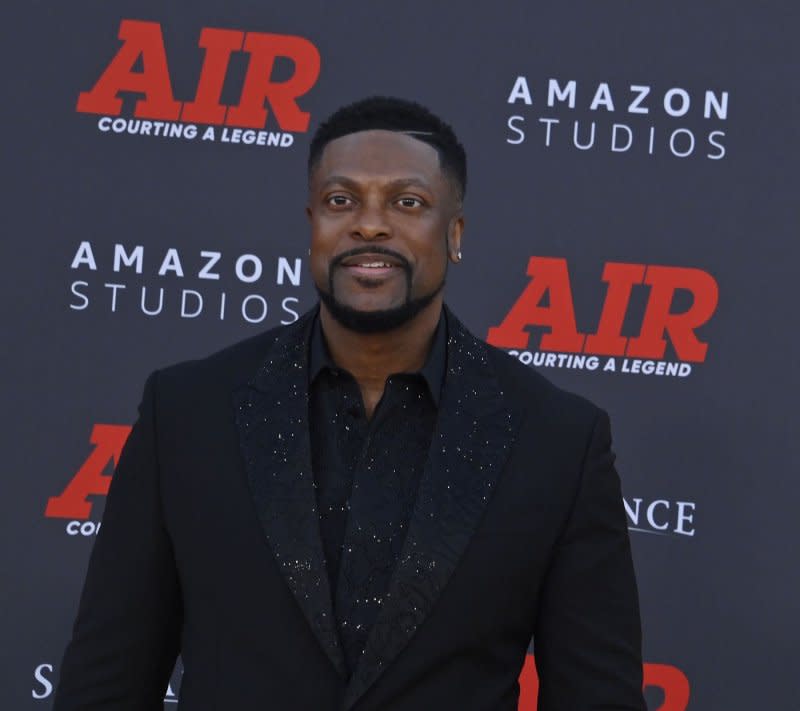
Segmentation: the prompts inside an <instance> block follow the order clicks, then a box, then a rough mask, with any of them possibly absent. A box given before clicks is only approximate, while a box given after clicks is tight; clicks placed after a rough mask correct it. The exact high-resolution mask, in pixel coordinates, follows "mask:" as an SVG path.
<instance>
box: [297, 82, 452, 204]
mask: <svg viewBox="0 0 800 711" xmlns="http://www.w3.org/2000/svg"><path fill="white" fill-rule="evenodd" d="M373 130H384V131H397V132H398V133H406V134H408V135H410V136H412V137H413V138H416V139H417V140H420V141H423V142H424V143H427V144H429V145H431V146H433V147H434V148H435V149H436V152H437V153H438V154H439V164H440V165H441V168H442V171H444V172H445V173H447V174H448V175H449V176H450V177H451V178H452V179H453V180H454V181H455V184H456V188H457V192H458V194H459V198H463V197H464V194H465V193H466V190H467V154H466V153H465V151H464V146H462V145H461V143H460V142H459V140H458V138H457V137H456V134H455V132H454V131H453V129H452V128H451V127H450V125H449V124H447V123H445V122H444V121H442V119H440V118H439V117H438V116H436V115H435V114H434V113H433V112H432V111H430V109H427V108H426V107H424V106H422V105H421V104H418V103H416V102H414V101H408V100H406V99H398V98H396V97H392V96H370V97H368V98H366V99H361V100H359V101H356V102H354V103H352V104H348V105H347V106H343V107H342V108H340V109H337V110H336V111H334V112H333V113H332V114H331V115H330V116H329V117H328V118H327V119H325V121H323V122H322V123H321V124H320V125H319V127H318V128H317V130H316V131H315V132H314V136H313V137H312V139H311V145H310V146H309V149H308V175H309V178H310V177H311V173H312V172H313V170H314V168H315V166H316V164H317V162H318V161H319V159H320V157H321V156H322V151H323V150H324V148H325V146H326V145H328V143H330V142H331V141H333V140H334V139H336V138H341V137H342V136H347V135H349V134H351V133H358V132H359V131H373Z"/></svg>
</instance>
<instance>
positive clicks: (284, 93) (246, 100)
mask: <svg viewBox="0 0 800 711" xmlns="http://www.w3.org/2000/svg"><path fill="white" fill-rule="evenodd" d="M119 39H120V40H122V46H121V47H120V48H119V50H118V51H117V53H116V54H115V55H114V57H113V58H112V59H111V61H110V62H109V64H108V65H107V66H106V68H105V69H104V70H103V72H102V74H101V75H100V78H99V79H98V80H97V82H96V83H95V85H94V86H93V87H92V88H91V89H90V90H88V91H83V92H81V93H80V94H79V96H78V104H77V107H76V108H77V111H79V112H82V113H90V114H102V115H104V116H107V117H108V116H119V115H120V113H121V112H122V99H121V98H120V97H119V94H120V93H124V92H132V93H136V94H142V95H143V96H142V98H139V99H138V100H137V101H136V104H135V107H134V111H133V115H134V116H135V117H136V118H139V119H151V120H154V121H160V122H164V121H179V120H180V121H182V122H192V123H201V124H208V125H213V126H221V125H223V124H224V125H225V126H235V127H239V128H249V129H263V128H264V127H265V125H266V122H267V117H268V111H267V108H266V106H265V104H266V103H268V104H269V107H270V109H271V111H272V114H273V115H274V118H275V121H276V122H277V125H278V126H279V127H280V129H281V130H283V131H292V132H304V131H307V130H308V124H309V120H310V114H309V113H307V112H305V111H302V110H301V109H300V107H299V106H298V103H297V101H298V99H299V98H300V97H302V96H304V95H305V94H306V93H308V91H309V90H310V89H311V88H312V87H313V86H314V84H315V83H316V81H317V78H318V77H319V72H320V55H319V51H318V50H317V48H316V47H315V46H314V44H312V43H311V42H310V41H309V40H307V39H305V38H303V37H297V36H294V35H282V34H270V33H265V32H242V31H240V30H228V29H219V28H215V27H204V28H203V29H202V31H201V32H200V38H199V42H198V44H199V47H200V48H201V49H203V50H204V52H205V55H204V59H203V62H202V66H201V69H200V77H199V79H198V82H197V87H196V91H195V95H194V99H192V100H191V101H186V102H181V101H179V100H177V99H176V98H175V96H174V94H173V92H172V80H171V76H170V69H169V64H168V61H167V54H166V49H165V46H164V37H163V34H162V31H161V25H160V24H158V23H157V22H142V21H139V20H122V22H121V23H120V26H119ZM240 52H241V53H244V54H246V55H247V57H248V62H247V70H246V74H245V76H244V81H243V84H242V91H241V96H240V98H239V102H238V104H236V105H235V106H227V105H225V104H223V103H221V97H222V92H223V85H224V84H225V81H226V78H227V76H228V68H229V65H230V63H231V58H232V57H233V56H234V54H236V53H240ZM279 59H285V60H289V61H290V62H291V63H292V65H293V67H294V70H293V73H292V74H291V76H290V77H289V78H288V79H285V80H283V81H274V80H273V79H272V74H273V70H274V68H275V64H276V62H277V61H278V60H279ZM138 66H141V70H139V69H138V68H137V67H138ZM101 130H105V129H101Z"/></svg>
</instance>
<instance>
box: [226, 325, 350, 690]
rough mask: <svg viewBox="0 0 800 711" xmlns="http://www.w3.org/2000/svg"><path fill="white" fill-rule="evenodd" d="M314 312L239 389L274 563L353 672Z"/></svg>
mask: <svg viewBox="0 0 800 711" xmlns="http://www.w3.org/2000/svg"><path fill="white" fill-rule="evenodd" d="M313 315H314V312H313V311H312V312H310V313H309V314H307V315H305V316H303V318H302V319H301V320H300V321H298V322H297V323H295V324H293V325H292V326H290V327H289V328H286V329H284V330H282V331H280V332H279V334H278V336H277V337H276V339H275V341H274V343H273V344H272V346H271V348H270V350H269V352H268V353H266V354H265V359H264V361H263V363H262V365H261V367H260V369H259V370H258V372H257V374H256V376H255V377H254V378H253V380H251V381H250V382H249V383H248V384H247V385H246V386H244V387H242V388H240V389H238V390H236V391H235V392H234V394H233V396H234V405H235V408H236V424H237V427H238V430H239V438H240V445H241V450H242V455H243V457H244V463H245V468H246V470H247V478H248V482H249V484H250V491H251V493H252V496H253V499H254V500H255V503H256V507H257V510H258V516H259V519H260V521H261V526H262V528H263V529H264V534H265V535H266V537H267V541H268V542H269V545H270V547H271V549H272V553H273V555H274V557H275V561H276V562H277V564H278V567H279V568H280V571H281V573H282V574H283V576H284V578H285V579H286V582H287V584H288V585H289V588H290V589H291V591H292V593H293V594H294V596H295V598H296V599H297V602H298V603H299V605H300V607H301V608H302V610H303V614H304V615H305V617H306V619H307V620H308V623H309V624H310V625H311V628H312V630H313V631H314V634H315V635H316V636H317V639H318V640H319V642H320V644H321V645H322V647H323V649H324V650H325V652H326V653H327V655H328V657H329V658H330V660H331V662H332V663H333V665H334V667H335V668H336V670H337V671H338V672H339V673H340V674H342V675H345V674H346V670H345V663H344V656H343V654H342V650H341V647H340V644H339V639H338V635H337V632H336V626H335V621H334V618H333V611H332V603H331V591H330V584H329V582H328V575H327V572H326V570H325V556H324V552H323V549H322V540H321V538H320V532H319V519H318V516H317V506H316V497H315V493H314V478H313V474H312V470H311V445H310V436H309V430H308V356H307V352H308V347H307V345H308V336H309V334H310V326H311V324H312V323H313Z"/></svg>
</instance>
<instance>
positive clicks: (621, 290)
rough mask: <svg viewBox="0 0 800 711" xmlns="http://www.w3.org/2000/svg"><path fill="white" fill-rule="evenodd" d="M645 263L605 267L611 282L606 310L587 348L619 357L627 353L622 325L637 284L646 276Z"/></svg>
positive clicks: (591, 335) (593, 351)
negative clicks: (632, 292) (634, 286)
mask: <svg viewBox="0 0 800 711" xmlns="http://www.w3.org/2000/svg"><path fill="white" fill-rule="evenodd" d="M644 273H645V266H644V264H622V263H619V262H607V263H606V265H605V267H604V268H603V281H604V282H606V283H607V284H608V290H607V291H606V300H605V303H604V304H603V312H602V313H601V314H600V323H599V324H598V326H597V333H592V334H590V335H588V336H587V337H586V344H585V346H584V351H585V352H586V353H595V354H597V355H609V356H618V355H623V354H624V353H625V345H626V344H627V342H628V339H627V338H625V337H624V336H623V335H622V324H623V323H624V321H625V313H626V312H627V310H628V303H629V302H630V300H631V291H632V289H633V285H634V284H641V283H642V280H643V279H644Z"/></svg>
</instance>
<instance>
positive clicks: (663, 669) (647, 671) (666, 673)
mask: <svg viewBox="0 0 800 711" xmlns="http://www.w3.org/2000/svg"><path fill="white" fill-rule="evenodd" d="M643 675H644V682H643V687H644V688H645V689H646V688H647V687H656V688H658V689H661V691H662V692H663V694H664V701H663V702H662V704H661V706H659V707H658V708H657V709H653V711H686V708H687V707H688V706H689V680H688V679H687V678H686V675H685V674H684V673H683V672H682V671H681V670H680V669H678V668H677V667H673V666H669V665H667V664H645V665H644V666H643ZM519 687H520V694H519V705H518V707H517V708H518V709H519V711H536V706H537V697H538V695H539V676H538V674H537V673H536V664H535V661H534V657H533V655H532V654H528V655H527V656H526V657H525V664H524V665H523V667H522V673H521V674H520V676H519Z"/></svg>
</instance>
